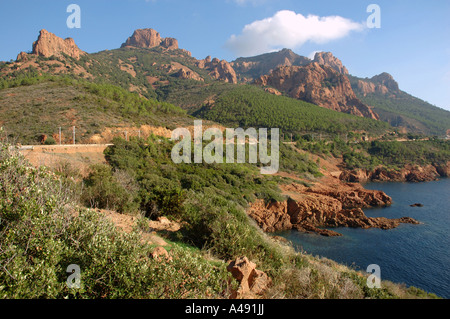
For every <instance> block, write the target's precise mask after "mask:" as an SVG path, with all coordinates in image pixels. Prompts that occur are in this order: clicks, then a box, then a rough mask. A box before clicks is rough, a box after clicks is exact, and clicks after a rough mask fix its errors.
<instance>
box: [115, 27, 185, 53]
mask: <svg viewBox="0 0 450 319" xmlns="http://www.w3.org/2000/svg"><path fill="white" fill-rule="evenodd" d="M124 47H138V48H144V49H151V48H155V47H162V48H165V49H168V50H177V49H178V40H176V39H174V38H161V35H160V34H159V32H157V31H155V30H153V29H138V30H136V31H134V33H133V35H132V36H131V37H129V38H128V39H127V41H126V42H125V43H124V44H122V48H124Z"/></svg>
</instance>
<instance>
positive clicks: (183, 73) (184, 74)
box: [175, 69, 205, 82]
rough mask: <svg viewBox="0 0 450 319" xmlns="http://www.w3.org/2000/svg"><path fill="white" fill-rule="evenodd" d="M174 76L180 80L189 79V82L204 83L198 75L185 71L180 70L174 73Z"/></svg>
mask: <svg viewBox="0 0 450 319" xmlns="http://www.w3.org/2000/svg"><path fill="white" fill-rule="evenodd" d="M175 76H176V77H177V78H180V79H190V80H196V81H201V82H203V81H205V80H204V79H203V78H202V77H201V76H200V75H198V73H196V72H194V71H192V70H187V69H180V70H179V71H178V72H177V73H175Z"/></svg>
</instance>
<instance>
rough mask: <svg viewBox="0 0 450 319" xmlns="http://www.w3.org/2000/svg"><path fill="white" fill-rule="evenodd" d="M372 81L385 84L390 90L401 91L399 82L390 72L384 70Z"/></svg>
mask: <svg viewBox="0 0 450 319" xmlns="http://www.w3.org/2000/svg"><path fill="white" fill-rule="evenodd" d="M371 81H372V82H374V83H377V84H381V85H384V86H385V87H386V88H388V89H389V90H390V91H395V92H398V91H399V87H398V83H397V82H396V81H395V80H394V78H393V77H392V75H390V74H389V73H386V72H383V73H381V74H379V75H375V76H374V77H373V78H372V79H371Z"/></svg>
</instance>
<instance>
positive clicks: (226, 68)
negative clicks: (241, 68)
mask: <svg viewBox="0 0 450 319" xmlns="http://www.w3.org/2000/svg"><path fill="white" fill-rule="evenodd" d="M196 64H197V66H198V67H199V68H201V69H205V70H208V71H210V72H209V75H210V76H212V77H213V78H215V79H217V80H221V81H224V82H227V83H234V84H236V83H237V82H238V80H237V75H236V72H235V71H234V69H233V67H232V66H231V64H230V63H228V62H227V61H225V60H222V61H221V60H219V59H218V58H214V59H212V60H211V57H210V56H208V57H206V59H204V60H199V61H197V63H196Z"/></svg>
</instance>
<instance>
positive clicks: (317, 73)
mask: <svg viewBox="0 0 450 319" xmlns="http://www.w3.org/2000/svg"><path fill="white" fill-rule="evenodd" d="M255 84H258V85H261V86H264V87H266V86H269V87H273V88H275V89H277V90H279V91H281V92H285V93H286V94H287V95H288V96H290V97H292V98H295V99H299V100H303V101H306V102H310V103H313V104H316V105H318V106H322V107H325V108H328V109H331V110H335V111H338V112H343V113H349V114H353V115H357V116H361V117H367V118H371V119H375V120H378V119H379V116H378V114H376V113H375V112H374V111H373V110H372V109H371V108H370V107H369V106H367V105H365V104H364V103H362V102H361V101H360V100H359V99H358V98H357V97H356V95H355V92H353V89H352V87H351V84H350V81H349V79H348V78H347V76H345V75H343V74H340V73H339V72H338V71H335V70H334V69H332V68H331V67H329V66H326V65H320V64H319V63H317V62H313V63H310V64H308V65H307V66H282V67H279V68H277V69H275V70H273V71H272V72H271V73H270V74H269V75H263V76H261V77H259V78H258V79H256V80H255Z"/></svg>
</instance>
